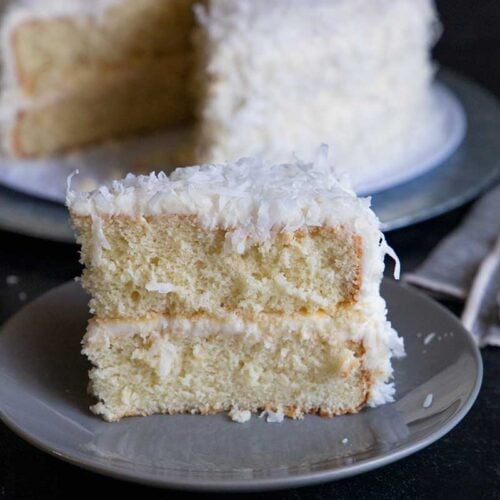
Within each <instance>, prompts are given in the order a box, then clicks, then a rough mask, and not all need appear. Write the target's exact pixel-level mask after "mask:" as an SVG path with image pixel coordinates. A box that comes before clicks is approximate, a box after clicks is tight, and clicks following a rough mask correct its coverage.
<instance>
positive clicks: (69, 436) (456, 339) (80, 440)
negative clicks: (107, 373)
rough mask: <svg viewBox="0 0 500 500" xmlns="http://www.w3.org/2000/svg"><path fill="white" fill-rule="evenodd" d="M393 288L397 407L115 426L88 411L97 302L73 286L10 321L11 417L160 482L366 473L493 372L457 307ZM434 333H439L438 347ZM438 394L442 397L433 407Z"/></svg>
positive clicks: (232, 485) (195, 486)
mask: <svg viewBox="0 0 500 500" xmlns="http://www.w3.org/2000/svg"><path fill="white" fill-rule="evenodd" d="M383 295H384V296H385V298H386V300H387V302H388V308H389V311H390V319H391V320H392V322H393V324H394V326H395V327H396V329H397V330H398V331H399V332H400V334H401V335H402V336H403V337H404V340H405V344H406V350H407V353H408V355H407V357H406V358H403V359H401V360H398V361H396V362H395V376H396V382H397V402H396V403H394V404H388V405H385V406H382V407H379V408H375V409H365V410H363V411H362V412H361V413H359V414H357V415H349V416H342V417H336V418H334V419H323V418H320V417H316V416H307V417H306V418H305V419H304V420H302V421H291V420H285V421H284V422H283V423H281V424H268V423H266V422H264V421H263V419H259V418H256V417H254V418H252V419H251V420H250V422H248V423H246V424H237V423H234V422H231V421H230V420H229V418H228V417H227V415H224V414H219V415H213V416H207V417H202V416H195V415H177V416H153V417H147V418H129V419H124V420H122V421H121V422H118V423H113V424H109V423H106V422H104V421H102V420H100V419H99V418H98V417H95V416H93V415H92V414H91V413H90V412H89V411H88V409H87V408H88V405H89V402H90V401H89V400H88V397H87V395H86V392H85V387H86V370H87V365H86V363H85V361H84V359H83V357H82V356H81V355H80V354H79V350H80V339H81V337H82V334H83V331H84V329H85V323H86V319H87V304H86V303H87V298H86V297H85V295H84V293H83V292H82V291H81V289H80V287H79V286H78V285H77V284H75V283H69V284H66V285H63V286H61V287H59V288H56V289H54V290H53V291H51V292H49V293H47V294H46V295H44V296H42V297H41V298H39V299H38V300H36V301H34V302H33V303H32V304H30V305H28V306H27V307H25V308H24V309H23V310H22V311H21V312H19V313H18V314H17V315H16V316H14V317H13V318H12V319H11V320H10V321H9V322H8V323H7V324H6V325H5V327H4V328H3V331H2V333H1V334H0V379H1V380H2V383H1V385H0V416H1V418H2V420H3V421H4V422H5V423H6V424H7V425H8V426H9V427H10V428H11V429H12V430H13V431H14V432H16V433H18V434H19V435H20V436H21V437H23V438H24V439H26V440H27V441H29V442H30V443H32V444H34V445H35V446H37V447H38V448H41V449H42V450H44V451H47V452H49V453H51V454H53V455H55V456H56V457H58V458H61V459H63V460H66V461H68V462H70V463H73V464H76V465H79V466H81V467H84V468H86V469H90V470H93V471H96V472H100V473H102V474H106V475H110V476H113V477H118V478H121V479H127V480H131V481H137V482H140V483H146V484H150V485H155V486H163V487H173V488H179V489H192V490H224V491H237V490H238V491H242V490H264V489H273V488H285V487H295V486H301V485H306V484H314V483H320V482H324V481H331V480H334V479H340V478H344V477H348V476H352V475H354V474H360V473H362V472H365V471H368V470H371V469H374V468H376V467H381V466H383V465H385V464H388V463H390V462H394V461H396V460H399V459H401V458H403V457H405V456H407V455H409V454H411V453H414V452H416V451H418V450H420V449H421V448H423V447H425V446H427V445H429V444H431V443H432V442H434V441H436V440H437V439H439V438H440V437H441V436H443V435H444V434H446V433H447V432H448V431H450V430H451V429H452V428H453V427H454V426H455V425H456V424H457V423H458V422H460V420H461V419H462V418H463V417H464V416H465V414H466V413H467V412H468V411H469V409H470V407H471V406H472V404H473V402H474V400H475V399H476V396H477V394H478V391H479V387H480V383H481V378H482V364H481V357H480V355H479V352H478V350H477V347H476V346H475V344H474V341H473V340H472V338H471V336H470V335H469V334H468V333H467V331H466V330H464V328H463V327H462V326H461V325H460V323H459V322H458V321H457V319H456V318H455V317H454V316H453V315H451V314H450V313H449V312H447V311H446V310H445V309H444V308H443V307H441V306H440V305H438V304H437V303H435V302H433V301H432V300H430V299H429V298H427V297H425V296H424V295H422V294H420V293H419V292H416V291H414V290H413V289H411V288H408V287H405V286H402V285H398V284H396V283H395V282H392V281H385V282H384V285H383ZM430 333H434V334H435V337H434V339H433V340H432V341H431V342H428V343H427V344H426V343H425V342H424V339H425V337H426V336H427V335H428V334H430ZM428 394H433V402H432V405H431V406H430V407H429V408H424V406H423V403H424V400H425V399H426V397H427V395H428ZM345 438H347V440H348V441H347V442H346V443H343V440H344V439H345Z"/></svg>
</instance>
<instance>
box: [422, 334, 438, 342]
mask: <svg viewBox="0 0 500 500" xmlns="http://www.w3.org/2000/svg"><path fill="white" fill-rule="evenodd" d="M435 336H436V334H435V333H429V335H426V337H425V338H424V344H425V345H427V344H430V343H431V342H432V341H433V339H434V337H435Z"/></svg>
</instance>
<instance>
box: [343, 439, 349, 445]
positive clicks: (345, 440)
mask: <svg viewBox="0 0 500 500" xmlns="http://www.w3.org/2000/svg"><path fill="white" fill-rule="evenodd" d="M348 442H349V439H347V438H344V439H342V441H341V443H342V444H347V443H348Z"/></svg>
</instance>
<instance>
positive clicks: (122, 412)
mask: <svg viewBox="0 0 500 500" xmlns="http://www.w3.org/2000/svg"><path fill="white" fill-rule="evenodd" d="M83 352H84V354H85V355H87V356H88V358H89V360H90V361H91V362H92V364H93V365H94V368H92V370H91V371H90V380H91V385H90V390H91V392H92V393H93V394H94V396H96V398H97V399H98V400H99V402H98V403H97V404H96V405H95V406H94V407H93V410H94V412H96V413H98V414H101V415H102V416H103V417H104V418H105V419H106V420H110V421H115V420H119V419H120V418H122V417H124V416H132V415H150V414H153V413H179V412H192V413H202V414H207V413H212V412H216V411H225V410H230V409H233V408H237V409H239V410H251V411H257V410H259V409H264V408H267V409H274V410H283V411H284V412H285V414H286V415H288V416H290V417H293V418H298V417H301V416H302V415H303V414H304V413H311V412H317V413H320V414H322V415H325V416H333V415H340V414H343V413H350V412H356V411H358V410H359V409H360V408H361V407H362V406H364V405H365V404H367V403H368V404H371V405H376V404H381V403H384V402H386V401H390V400H392V394H393V392H394V389H393V387H392V384H387V382H388V381H389V379H390V376H391V373H392V368H391V365H390V357H391V355H392V353H393V352H394V353H395V354H401V353H402V341H401V340H400V339H398V338H397V336H396V334H395V332H394V331H393V330H391V328H390V325H389V324H388V323H387V322H386V321H385V320H384V309H383V301H379V302H377V303H375V306H374V305H373V304H365V305H364V306H363V307H362V308H359V309H357V310H356V311H354V312H351V313H349V314H345V315H339V316H338V317H337V318H336V319H332V318H331V317H329V316H327V315H324V314H316V315H290V316H286V315H285V316H283V315H266V314H260V315H258V316H256V317H254V318H253V319H242V318H240V317H239V316H237V315H229V316H227V317H225V318H221V319H215V318H211V317H208V316H203V315H202V316H198V317H196V318H186V317H174V318H169V317H166V316H154V317H152V318H149V319H144V320H135V321H125V320H114V321H113V320H108V321H106V320H99V319H97V320H91V322H90V324H89V328H88V331H87V334H86V336H85V339H84V349H83Z"/></svg>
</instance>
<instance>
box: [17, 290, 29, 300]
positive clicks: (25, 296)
mask: <svg viewBox="0 0 500 500" xmlns="http://www.w3.org/2000/svg"><path fill="white" fill-rule="evenodd" d="M17 297H18V298H19V300H20V301H21V302H24V301H25V300H26V299H27V298H28V295H27V293H26V292H19V293H18V294H17Z"/></svg>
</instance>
